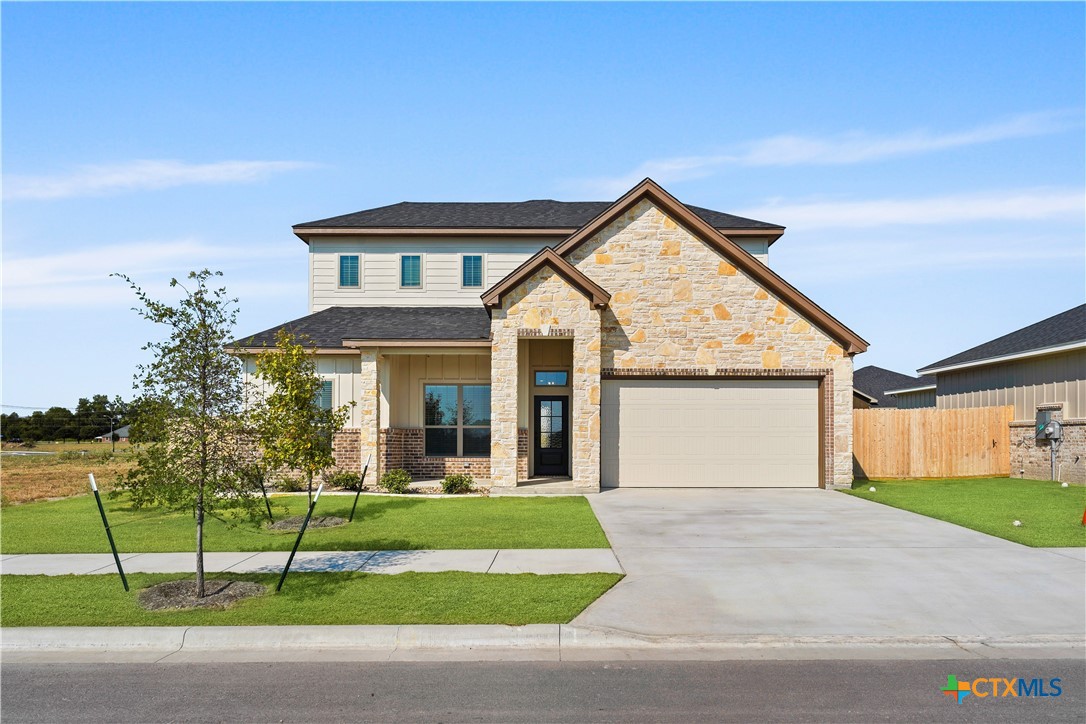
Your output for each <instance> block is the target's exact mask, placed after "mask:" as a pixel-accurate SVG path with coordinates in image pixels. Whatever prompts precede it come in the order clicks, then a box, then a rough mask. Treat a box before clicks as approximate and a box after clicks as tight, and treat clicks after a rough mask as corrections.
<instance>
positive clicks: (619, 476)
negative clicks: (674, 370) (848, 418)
mask: <svg viewBox="0 0 1086 724" xmlns="http://www.w3.org/2000/svg"><path fill="white" fill-rule="evenodd" d="M601 414H602V428H601V443H602V451H601V452H602V456H601V467H602V470H601V474H602V483H603V485H604V486H605V487H615V486H622V487H817V486H818V457H819V435H818V382H817V381H815V380H772V381H768V380H607V381H605V382H604V384H603V394H602V397H601Z"/></svg>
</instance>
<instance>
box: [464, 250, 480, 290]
mask: <svg viewBox="0 0 1086 724" xmlns="http://www.w3.org/2000/svg"><path fill="white" fill-rule="evenodd" d="M462 259H463V262H462V264H463V266H462V268H461V270H460V283H461V285H462V286H464V287H477V288H481V287H482V286H483V257H482V255H481V254H465V255H464V256H463V257H462Z"/></svg>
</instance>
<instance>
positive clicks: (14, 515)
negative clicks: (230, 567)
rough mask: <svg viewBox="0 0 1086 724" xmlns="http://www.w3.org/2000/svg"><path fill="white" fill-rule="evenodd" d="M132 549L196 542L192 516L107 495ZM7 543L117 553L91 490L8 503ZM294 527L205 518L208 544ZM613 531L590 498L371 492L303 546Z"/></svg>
mask: <svg viewBox="0 0 1086 724" xmlns="http://www.w3.org/2000/svg"><path fill="white" fill-rule="evenodd" d="M353 499H354V498H353V496H348V495H324V496H322V497H321V499H320V500H319V501H318V502H317V508H316V511H315V513H314V515H338V516H340V517H343V518H346V517H347V516H348V514H349V513H350V510H351V503H352V501H353ZM272 500H273V511H274V512H275V515H276V518H277V519H278V518H280V517H283V516H285V515H302V514H304V513H305V509H306V505H307V500H306V497H305V496H304V495H303V496H296V495H284V496H276V497H273V498H272ZM105 505H106V511H107V513H108V514H109V522H110V526H111V527H112V528H113V536H114V538H115V539H116V541H117V548H118V549H119V550H120V551H121V552H123V553H156V552H169V551H191V550H195V526H194V525H193V522H192V516H191V515H189V514H186V513H180V512H164V511H162V510H160V509H154V510H146V509H145V510H142V511H137V510H133V509H132V508H131V507H130V506H129V505H128V504H127V503H126V502H125V500H124V499H120V498H119V499H111V498H108V497H107V498H106V499H105ZM0 523H2V525H0V550H2V551H3V552H4V553H5V554H12V553H108V552H109V544H108V543H107V541H106V536H105V531H103V529H102V519H101V518H100V517H99V515H98V508H97V507H96V506H95V504H94V498H93V497H91V496H81V497H77V498H69V499H67V500H58V501H51V502H41V503H27V504H24V505H13V506H5V507H4V508H3V511H2V519H0ZM295 537H296V534H295V533H291V532H289V531H288V532H278V531H269V530H266V529H265V528H264V527H263V522H260V523H257V524H253V523H250V522H247V521H232V522H225V523H224V522H222V521H218V520H211V521H209V522H208V523H207V525H206V526H205V532H204V546H205V550H208V551H284V550H290V548H291V546H292V545H293V544H294V539H295ZM607 547H608V543H607V537H606V536H605V535H604V533H603V529H602V528H600V524H599V522H598V521H597V520H596V517H595V515H593V513H592V509H591V507H589V505H588V501H587V500H585V499H584V498H583V497H556V498H536V497H530V498H474V497H473V498H429V499H427V498H409V497H398V496H365V495H364V496H362V498H361V499H360V500H359V502H358V512H357V513H356V514H355V519H354V522H353V523H350V524H348V525H345V526H339V527H336V528H325V529H321V528H311V529H309V530H308V531H306V534H305V537H304V538H303V539H302V547H301V550H310V551H321V550H328V551H331V550H420V549H430V548H434V549H436V548H457V549H463V548H607Z"/></svg>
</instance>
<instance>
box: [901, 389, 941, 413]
mask: <svg viewBox="0 0 1086 724" xmlns="http://www.w3.org/2000/svg"><path fill="white" fill-rule="evenodd" d="M891 397H893V398H894V399H895V400H897V408H898V409H899V410H915V409H917V408H920V407H935V390H921V391H920V392H906V393H903V394H900V395H891Z"/></svg>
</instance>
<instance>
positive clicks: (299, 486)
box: [275, 475, 305, 493]
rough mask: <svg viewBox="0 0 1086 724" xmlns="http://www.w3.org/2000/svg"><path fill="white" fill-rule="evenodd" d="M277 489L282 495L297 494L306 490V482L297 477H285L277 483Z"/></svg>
mask: <svg viewBox="0 0 1086 724" xmlns="http://www.w3.org/2000/svg"><path fill="white" fill-rule="evenodd" d="M275 489H276V490H278V491H279V492H281V493H297V492H299V491H302V490H305V481H304V480H302V479H301V478H300V477H298V476H295V475H284V476H282V477H281V478H279V479H278V480H276V481H275Z"/></svg>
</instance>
